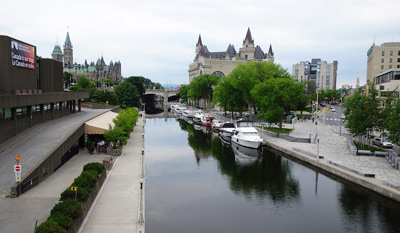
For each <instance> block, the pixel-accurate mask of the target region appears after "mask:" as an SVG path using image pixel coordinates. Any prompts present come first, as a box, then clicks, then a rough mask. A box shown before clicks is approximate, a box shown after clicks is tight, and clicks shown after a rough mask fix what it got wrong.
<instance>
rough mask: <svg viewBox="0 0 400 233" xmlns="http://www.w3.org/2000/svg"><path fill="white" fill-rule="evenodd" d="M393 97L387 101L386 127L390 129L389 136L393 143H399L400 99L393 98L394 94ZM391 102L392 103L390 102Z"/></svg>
mask: <svg viewBox="0 0 400 233" xmlns="http://www.w3.org/2000/svg"><path fill="white" fill-rule="evenodd" d="M390 96H391V98H390V99H389V100H388V101H387V103H388V104H387V106H386V108H385V109H386V112H385V113H386V114H385V115H386V116H387V117H386V119H385V122H386V125H385V126H386V129H387V130H388V133H389V135H388V138H389V140H390V141H391V142H392V143H395V144H397V145H399V144H400V99H399V98H398V97H397V98H393V94H392V95H390ZM389 103H390V104H389Z"/></svg>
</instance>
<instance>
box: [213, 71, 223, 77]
mask: <svg viewBox="0 0 400 233" xmlns="http://www.w3.org/2000/svg"><path fill="white" fill-rule="evenodd" d="M212 75H215V76H218V77H225V74H224V73H222V72H221V71H215V72H214V73H212Z"/></svg>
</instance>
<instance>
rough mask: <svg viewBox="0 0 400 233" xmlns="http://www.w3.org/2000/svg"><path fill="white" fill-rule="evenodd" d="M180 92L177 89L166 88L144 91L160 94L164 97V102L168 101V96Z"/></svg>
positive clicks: (146, 93) (147, 93) (148, 93)
mask: <svg viewBox="0 0 400 233" xmlns="http://www.w3.org/2000/svg"><path fill="white" fill-rule="evenodd" d="M177 93H179V91H175V90H169V89H168V88H166V89H165V90H152V89H147V90H146V92H145V93H144V94H145V95H151V94H153V95H159V96H163V97H164V104H165V103H167V102H168V98H169V97H172V96H176V94H177Z"/></svg>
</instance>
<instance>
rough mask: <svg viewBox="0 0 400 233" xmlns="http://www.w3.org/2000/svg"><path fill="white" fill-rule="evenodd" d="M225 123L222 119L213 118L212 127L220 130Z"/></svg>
mask: <svg viewBox="0 0 400 233" xmlns="http://www.w3.org/2000/svg"><path fill="white" fill-rule="evenodd" d="M223 124H224V123H223V122H222V121H221V120H218V119H213V120H212V124H211V128H212V129H213V130H216V131H217V130H219V129H220V128H221V127H222V125H223Z"/></svg>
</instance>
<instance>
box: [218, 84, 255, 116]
mask: <svg viewBox="0 0 400 233" xmlns="http://www.w3.org/2000/svg"><path fill="white" fill-rule="evenodd" d="M232 82H233V79H232V78H229V77H225V78H223V79H222V81H221V82H220V83H218V85H217V86H215V88H214V92H213V100H212V103H213V104H219V105H221V107H223V108H224V110H225V114H226V111H227V110H230V111H231V112H232V115H233V111H238V112H239V113H240V115H242V113H243V111H244V110H245V108H246V107H247V103H246V101H245V99H244V98H243V97H242V95H241V92H240V90H238V89H237V88H236V87H235V86H234V85H233V83H232Z"/></svg>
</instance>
